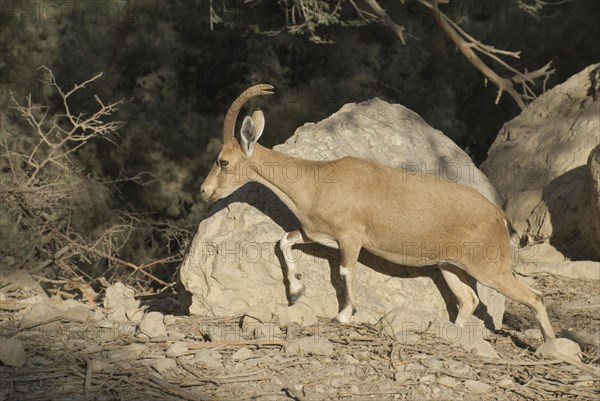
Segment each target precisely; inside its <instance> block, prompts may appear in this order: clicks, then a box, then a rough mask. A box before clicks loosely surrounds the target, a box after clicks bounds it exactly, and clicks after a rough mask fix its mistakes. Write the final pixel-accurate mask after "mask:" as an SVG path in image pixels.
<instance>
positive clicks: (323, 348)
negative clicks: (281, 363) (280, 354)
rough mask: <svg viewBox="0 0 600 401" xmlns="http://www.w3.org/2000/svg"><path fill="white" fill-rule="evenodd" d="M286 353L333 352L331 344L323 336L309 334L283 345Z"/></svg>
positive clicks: (312, 353)
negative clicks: (309, 335)
mask: <svg viewBox="0 0 600 401" xmlns="http://www.w3.org/2000/svg"><path fill="white" fill-rule="evenodd" d="M283 349H284V350H285V353H286V354H288V355H325V356H330V355H332V354H333V344H332V343H331V341H329V340H328V339H327V338H325V337H321V336H318V335H316V336H311V337H303V338H300V339H298V340H297V341H296V342H293V343H287V344H285V345H284V346H283Z"/></svg>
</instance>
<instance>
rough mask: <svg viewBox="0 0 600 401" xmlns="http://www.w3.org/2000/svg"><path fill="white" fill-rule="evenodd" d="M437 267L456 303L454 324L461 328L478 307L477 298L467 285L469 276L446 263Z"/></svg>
mask: <svg viewBox="0 0 600 401" xmlns="http://www.w3.org/2000/svg"><path fill="white" fill-rule="evenodd" d="M438 266H439V268H440V270H441V272H442V275H443V276H444V279H445V280H446V283H447V284H448V287H449V288H450V291H452V293H453V294H454V296H455V297H456V300H457V303H458V315H457V316H456V321H455V322H454V323H455V324H456V325H457V326H463V325H464V323H465V322H468V321H469V320H470V319H471V316H473V312H475V309H476V308H477V305H479V298H478V297H477V294H476V293H475V291H474V290H473V288H471V286H470V285H469V276H468V274H467V273H466V272H465V271H464V270H462V269H460V268H459V267H457V266H454V265H452V264H448V263H440V264H439V265H438Z"/></svg>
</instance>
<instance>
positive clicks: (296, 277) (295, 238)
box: [279, 230, 313, 305]
mask: <svg viewBox="0 0 600 401" xmlns="http://www.w3.org/2000/svg"><path fill="white" fill-rule="evenodd" d="M312 242H313V241H312V240H310V239H308V238H307V237H306V236H304V235H303V234H302V231H300V230H295V231H290V232H289V233H285V234H283V237H281V239H280V240H279V249H281V252H282V253H283V258H284V259H285V264H286V267H287V280H288V282H289V285H290V287H289V296H288V301H289V302H290V305H291V304H294V303H295V302H296V301H297V300H298V298H300V297H301V296H302V294H304V285H303V284H302V282H301V281H300V277H301V274H300V273H299V272H298V269H297V268H296V261H295V258H294V255H293V254H292V246H294V245H296V244H310V243H312Z"/></svg>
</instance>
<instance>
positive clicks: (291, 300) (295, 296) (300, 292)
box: [288, 286, 304, 305]
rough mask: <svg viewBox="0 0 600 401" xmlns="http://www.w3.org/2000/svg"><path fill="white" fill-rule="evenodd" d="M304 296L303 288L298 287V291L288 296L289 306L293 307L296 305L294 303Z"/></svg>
mask: <svg viewBox="0 0 600 401" xmlns="http://www.w3.org/2000/svg"><path fill="white" fill-rule="evenodd" d="M302 295H304V286H302V287H300V289H298V290H296V291H294V292H290V296H289V299H288V301H289V303H290V305H293V304H295V303H296V301H298V299H300V297H301V296H302Z"/></svg>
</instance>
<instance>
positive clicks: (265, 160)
mask: <svg viewBox="0 0 600 401" xmlns="http://www.w3.org/2000/svg"><path fill="white" fill-rule="evenodd" d="M252 161H253V163H254V164H253V165H252V170H253V171H254V173H255V174H256V175H257V176H258V177H257V181H258V182H260V183H261V184H263V185H265V186H266V187H267V188H269V189H270V190H272V191H273V192H274V193H275V195H277V196H278V197H279V199H281V201H282V202H283V203H285V205H286V206H287V207H288V208H289V209H290V210H291V211H292V213H294V214H295V215H296V217H298V218H300V219H301V218H302V216H301V215H302V214H303V213H302V209H303V208H304V207H306V205H307V202H308V201H309V199H310V189H311V186H312V185H311V184H312V183H311V178H310V177H311V172H314V171H316V169H315V168H314V166H313V165H314V164H315V163H316V162H312V161H308V160H303V159H299V158H296V157H292V156H288V155H285V154H283V153H280V152H277V151H275V150H272V149H267V148H265V147H264V146H261V145H259V144H256V145H255V146H254V157H253V160H252Z"/></svg>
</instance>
